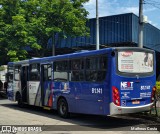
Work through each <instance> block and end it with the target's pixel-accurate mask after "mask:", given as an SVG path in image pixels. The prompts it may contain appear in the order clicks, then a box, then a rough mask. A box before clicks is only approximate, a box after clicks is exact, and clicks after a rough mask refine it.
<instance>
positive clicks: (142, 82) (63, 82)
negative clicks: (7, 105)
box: [8, 47, 156, 118]
mask: <svg viewBox="0 0 160 134" xmlns="http://www.w3.org/2000/svg"><path fill="white" fill-rule="evenodd" d="M155 61H156V60H155V52H154V51H152V50H149V49H145V48H137V47H116V48H105V49H101V50H92V51H84V52H79V53H72V54H65V55H58V56H50V57H44V58H37V59H30V60H25V61H20V62H14V63H13V86H12V88H13V90H8V92H10V91H12V93H8V94H9V97H8V98H9V99H10V100H14V101H18V104H19V105H20V106H22V105H23V104H29V105H35V106H40V107H43V108H45V109H56V110H57V111H58V113H59V115H60V116H61V117H64V118H66V117H68V115H69V114H70V113H82V114H95V115H116V114H125V113H135V112H141V111H149V110H150V108H151V106H152V105H153V103H154V94H155V89H156V88H155V85H156V73H155V72H156V62H155Z"/></svg>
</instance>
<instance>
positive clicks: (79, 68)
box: [70, 58, 84, 81]
mask: <svg viewBox="0 0 160 134" xmlns="http://www.w3.org/2000/svg"><path fill="white" fill-rule="evenodd" d="M70 63H71V73H70V74H71V81H84V61H83V58H82V59H74V60H71V61H70Z"/></svg>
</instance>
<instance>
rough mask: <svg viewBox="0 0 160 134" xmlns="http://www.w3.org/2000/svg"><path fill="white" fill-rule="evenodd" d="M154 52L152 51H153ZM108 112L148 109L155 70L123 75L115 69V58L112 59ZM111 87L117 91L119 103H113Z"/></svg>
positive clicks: (151, 103)
mask: <svg viewBox="0 0 160 134" xmlns="http://www.w3.org/2000/svg"><path fill="white" fill-rule="evenodd" d="M153 54H154V53H153ZM139 58H140V57H139ZM112 63H113V66H114V67H113V68H112V71H111V74H112V76H111V81H112V82H111V84H112V87H111V94H110V96H111V101H110V114H111V115H113V114H124V113H135V112H142V111H148V110H150V108H151V106H152V105H153V102H152V100H151V99H152V98H151V96H152V92H153V91H152V90H153V88H154V87H155V81H156V75H155V71H154V72H153V73H150V74H149V75H148V76H145V75H144V76H143V74H137V73H135V74H132V75H128V76H127V75H126V74H125V75H123V74H120V73H119V72H118V71H117V66H118V65H117V64H118V62H117V59H116V57H115V58H113V59H112ZM153 66H154V70H155V66H156V65H155V58H154V65H153ZM113 87H114V88H116V89H117V90H118V92H119V97H120V105H119V106H117V105H115V103H113Z"/></svg>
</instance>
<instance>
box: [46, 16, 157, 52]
mask: <svg viewBox="0 0 160 134" xmlns="http://www.w3.org/2000/svg"><path fill="white" fill-rule="evenodd" d="M99 23H100V44H101V45H108V44H109V45H112V44H114V45H115V44H119V43H121V44H123V43H133V44H137V43H138V16H136V15H135V14H133V13H127V14H121V15H114V16H106V17H100V18H99ZM87 26H88V27H89V28H90V37H74V38H71V37H68V38H66V39H62V38H61V37H60V36H56V37H55V45H56V48H64V47H68V48H73V47H79V46H88V47H89V46H90V45H95V44H96V19H95V18H93V19H90V20H89V21H88V22H87ZM48 46H49V47H51V46H52V41H51V40H49V42H48ZM144 46H145V47H148V48H152V49H154V50H157V51H159V52H160V30H159V29H158V28H156V27H154V26H153V25H151V24H149V23H147V24H145V25H144Z"/></svg>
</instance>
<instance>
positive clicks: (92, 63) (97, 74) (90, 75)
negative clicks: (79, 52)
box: [86, 55, 107, 82]
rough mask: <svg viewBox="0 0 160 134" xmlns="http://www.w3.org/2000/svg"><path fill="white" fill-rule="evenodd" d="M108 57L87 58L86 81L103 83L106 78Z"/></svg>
mask: <svg viewBox="0 0 160 134" xmlns="http://www.w3.org/2000/svg"><path fill="white" fill-rule="evenodd" d="M106 69H107V58H106V55H99V56H93V57H89V58H86V81H98V82H99V81H103V80H104V79H105V76H106Z"/></svg>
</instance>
